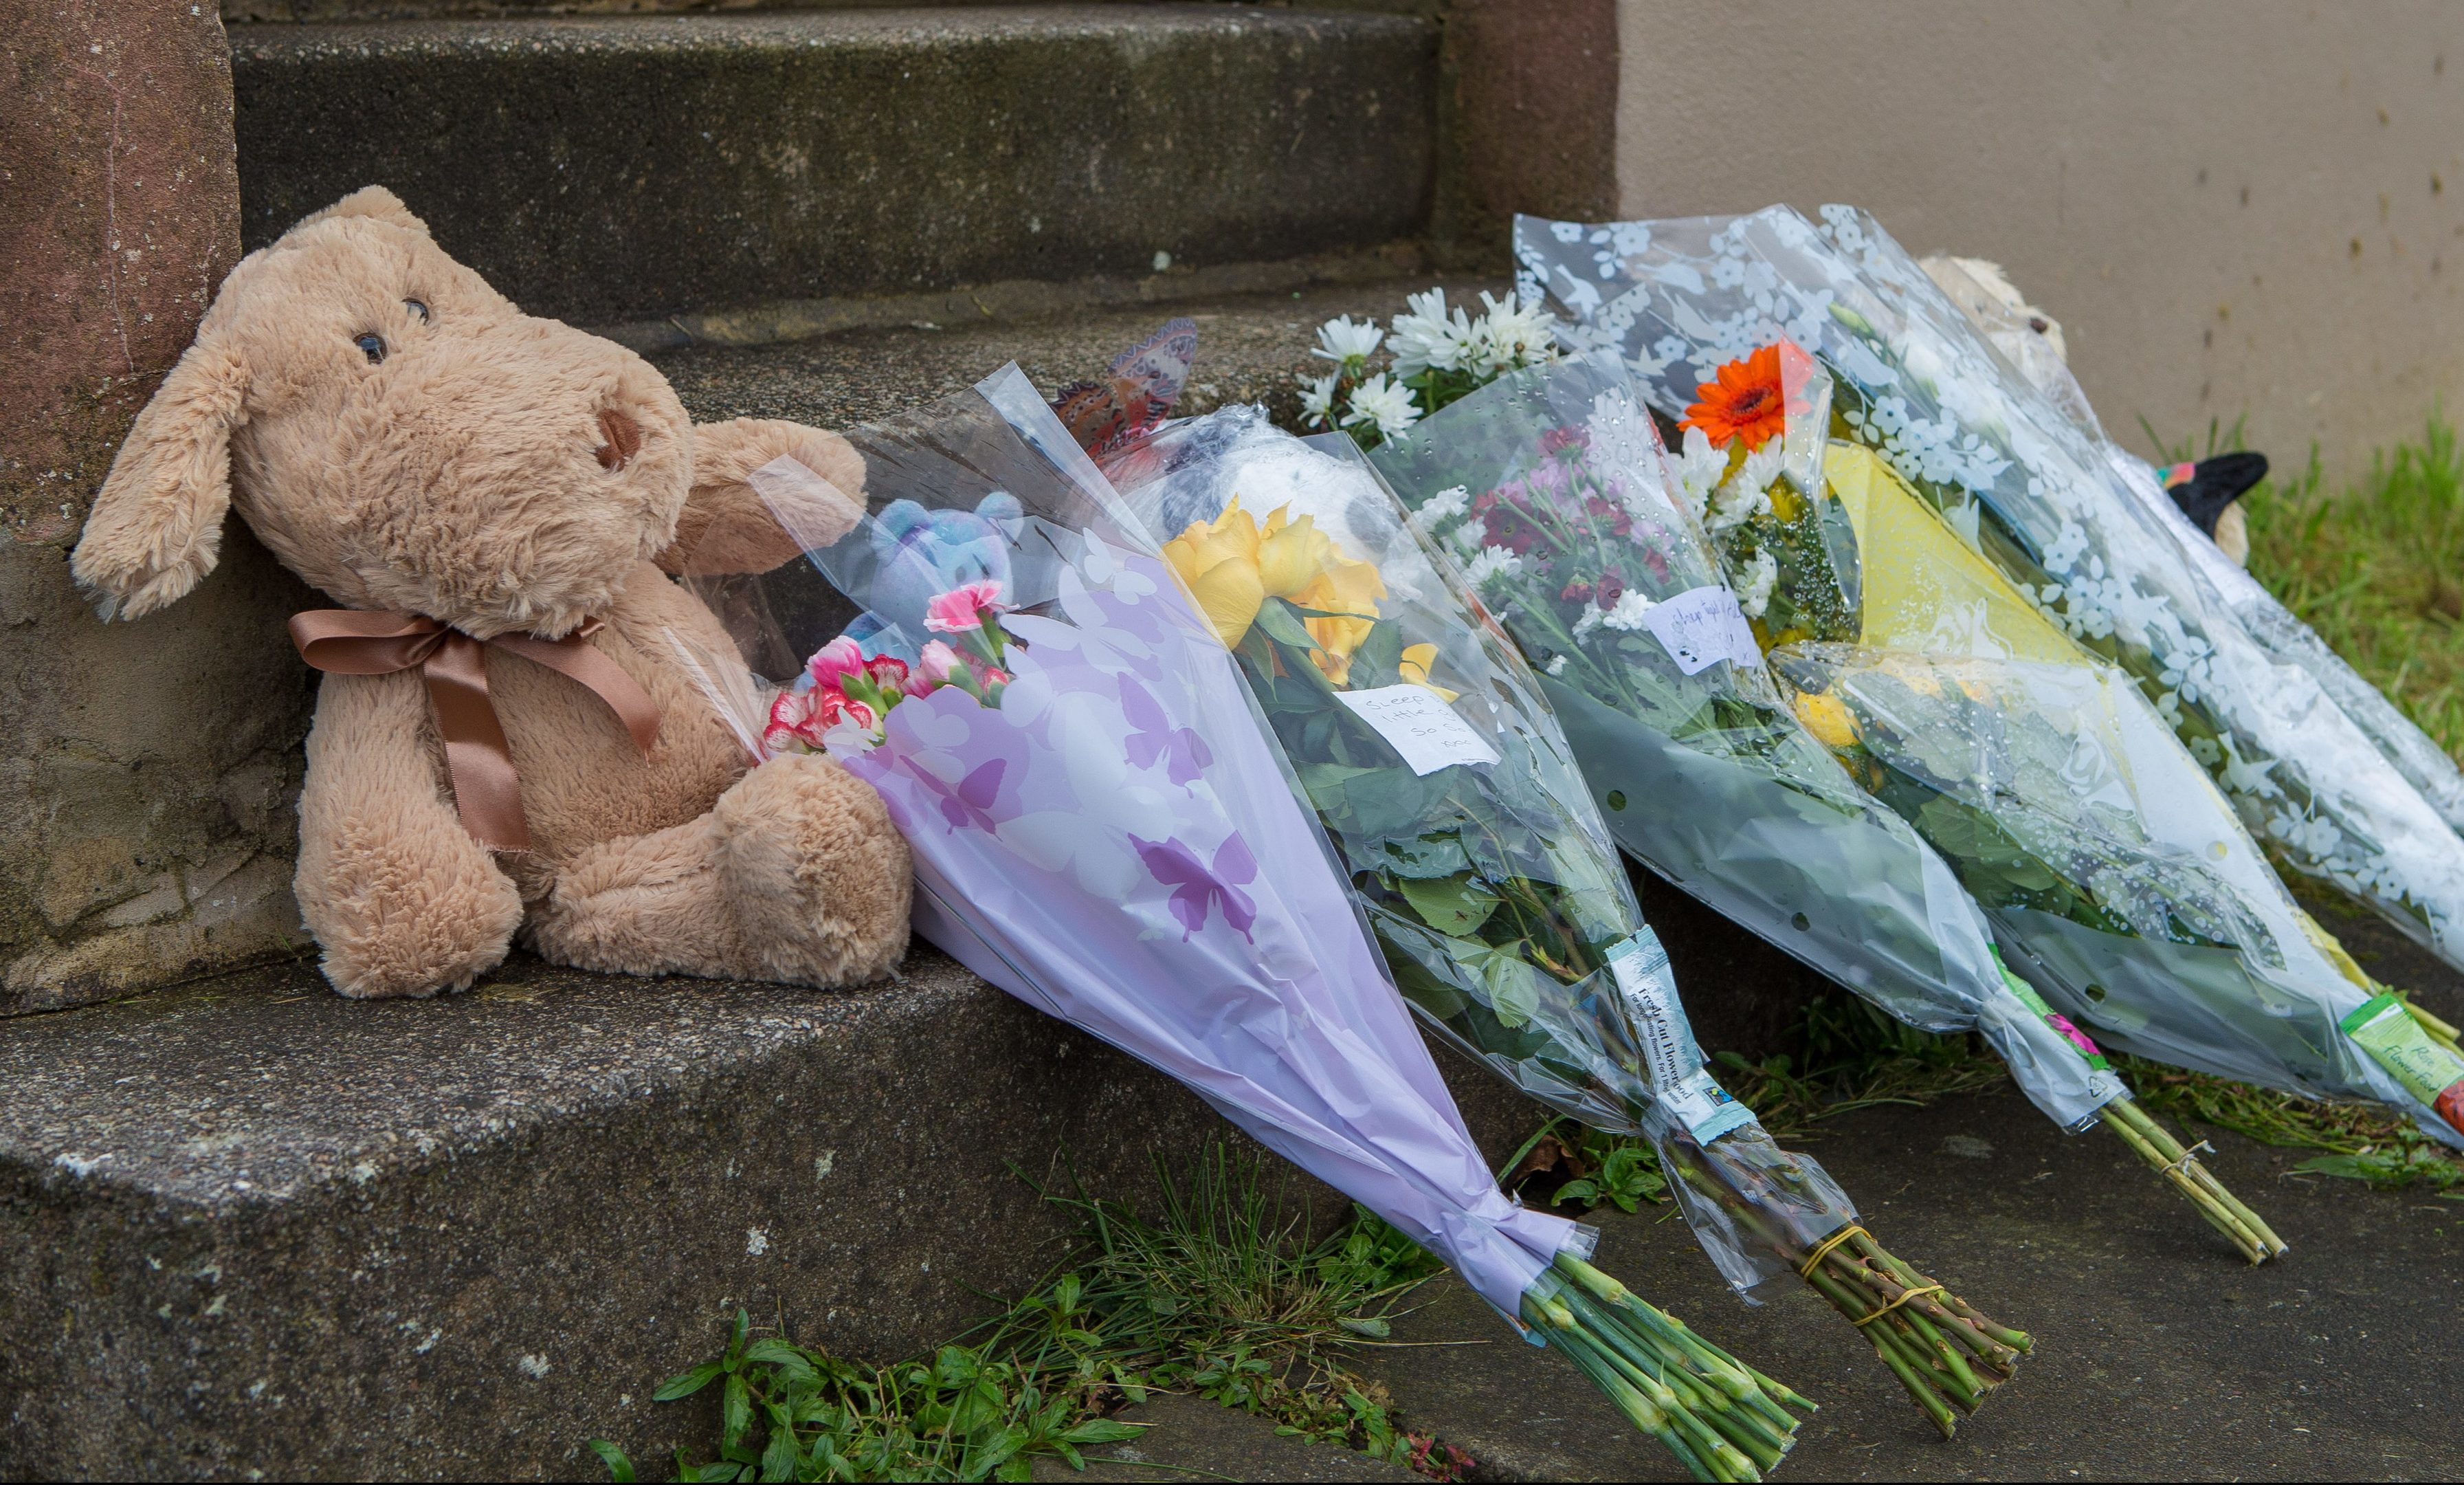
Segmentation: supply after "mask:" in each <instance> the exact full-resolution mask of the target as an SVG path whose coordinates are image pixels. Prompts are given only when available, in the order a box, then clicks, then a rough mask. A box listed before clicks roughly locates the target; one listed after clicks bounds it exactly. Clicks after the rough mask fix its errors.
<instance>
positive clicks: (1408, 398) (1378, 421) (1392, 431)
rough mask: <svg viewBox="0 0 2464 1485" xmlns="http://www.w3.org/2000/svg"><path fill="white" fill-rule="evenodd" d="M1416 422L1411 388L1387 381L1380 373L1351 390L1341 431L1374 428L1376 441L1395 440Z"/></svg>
mask: <svg viewBox="0 0 2464 1485" xmlns="http://www.w3.org/2000/svg"><path fill="white" fill-rule="evenodd" d="M1419 421H1420V409H1419V405H1418V404H1416V403H1415V402H1413V401H1412V388H1408V387H1406V386H1404V385H1403V384H1402V383H1400V382H1396V381H1390V380H1388V379H1387V376H1386V373H1385V372H1383V371H1380V372H1378V373H1377V374H1376V375H1375V376H1373V377H1370V378H1369V379H1368V380H1366V381H1364V382H1362V383H1361V384H1360V385H1359V386H1358V387H1355V388H1353V389H1352V405H1351V407H1350V409H1349V410H1346V411H1345V413H1344V414H1343V426H1344V427H1346V428H1362V427H1366V426H1368V425H1371V424H1375V426H1376V429H1377V436H1378V437H1380V438H1399V437H1401V436H1402V435H1403V434H1404V433H1405V432H1408V431H1410V429H1411V427H1412V425H1413V424H1415V423H1417V422H1419Z"/></svg>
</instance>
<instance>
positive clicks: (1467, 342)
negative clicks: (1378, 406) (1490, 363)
mask: <svg viewBox="0 0 2464 1485" xmlns="http://www.w3.org/2000/svg"><path fill="white" fill-rule="evenodd" d="M1404 303H1405V304H1406V305H1407V306H1408V308H1407V309H1406V312H1405V313H1403V314H1399V315H1397V316H1396V317H1395V327H1394V335H1395V374H1396V375H1397V376H1418V375H1419V374H1420V373H1421V372H1423V371H1426V370H1428V369H1430V368H1431V367H1433V366H1434V367H1435V368H1437V369H1438V370H1440V371H1454V370H1458V369H1460V368H1461V367H1462V366H1463V361H1464V357H1465V356H1466V355H1467V354H1468V353H1469V351H1470V348H1471V344H1472V324H1471V317H1470V316H1468V315H1466V314H1464V313H1463V311H1462V310H1460V309H1458V310H1456V311H1454V313H1453V315H1452V316H1451V317H1449V316H1448V314H1447V312H1446V291H1445V290H1443V289H1423V290H1421V291H1420V292H1419V293H1418V294H1415V295H1411V296H1409V297H1408V298H1407V299H1405V300H1404Z"/></svg>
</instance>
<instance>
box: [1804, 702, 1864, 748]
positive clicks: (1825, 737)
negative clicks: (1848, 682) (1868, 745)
mask: <svg viewBox="0 0 2464 1485" xmlns="http://www.w3.org/2000/svg"><path fill="white" fill-rule="evenodd" d="M1796 717H1797V720H1799V721H1801V722H1803V723H1805V730H1806V731H1808V732H1811V733H1813V734H1814V736H1815V741H1816V742H1818V743H1821V744H1822V745H1823V746H1824V747H1828V748H1835V749H1837V748H1849V747H1854V746H1856V745H1857V723H1856V722H1855V721H1854V720H1851V719H1850V717H1849V715H1848V708H1846V707H1845V706H1842V705H1840V704H1839V698H1837V697H1836V696H1830V695H1820V696H1817V695H1815V694H1814V693H1812V692H1799V693H1798V694H1797V698H1796Z"/></svg>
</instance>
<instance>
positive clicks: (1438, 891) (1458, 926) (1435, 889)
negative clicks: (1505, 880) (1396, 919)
mask: <svg viewBox="0 0 2464 1485" xmlns="http://www.w3.org/2000/svg"><path fill="white" fill-rule="evenodd" d="M1395 890H1396V891H1397V892H1399V893H1401V894H1402V895H1403V900H1404V901H1406V902H1409V903H1411V904H1412V911H1413V912H1415V913H1418V914H1419V915H1420V920H1421V921H1422V922H1424V923H1427V924H1428V925H1429V926H1430V927H1432V928H1435V929H1436V930H1438V932H1440V933H1442V934H1444V935H1445V936H1446V937H1448V938H1450V939H1468V938H1470V937H1471V936H1472V934H1474V933H1475V932H1477V931H1478V930H1479V928H1480V925H1481V924H1483V923H1485V922H1486V921H1488V918H1489V915H1490V914H1491V913H1494V912H1496V911H1497V900H1498V899H1497V895H1496V894H1495V893H1493V892H1489V891H1486V890H1485V889H1484V888H1482V887H1481V886H1480V885H1479V883H1477V882H1475V881H1474V880H1472V879H1471V878H1470V877H1468V876H1441V877H1438V878H1436V879H1434V880H1432V879H1426V878H1420V877H1411V876H1405V877H1400V878H1398V879H1397V881H1396V883H1395Z"/></svg>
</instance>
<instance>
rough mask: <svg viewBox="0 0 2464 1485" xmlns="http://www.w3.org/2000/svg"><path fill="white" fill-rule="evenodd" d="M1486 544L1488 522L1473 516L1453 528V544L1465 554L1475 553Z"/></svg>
mask: <svg viewBox="0 0 2464 1485" xmlns="http://www.w3.org/2000/svg"><path fill="white" fill-rule="evenodd" d="M1487 543H1488V522H1487V521H1483V520H1481V519H1480V518H1479V517H1478V516H1474V517H1473V518H1472V519H1471V520H1469V521H1464V522H1463V524H1462V525H1460V526H1457V527H1455V544H1456V545H1457V546H1460V547H1462V548H1463V550H1464V551H1467V552H1476V551H1478V550H1480V549H1481V547H1483V546H1484V545H1486V544H1487Z"/></svg>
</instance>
